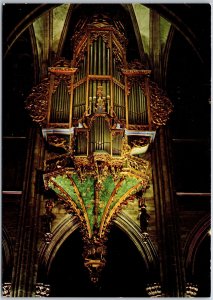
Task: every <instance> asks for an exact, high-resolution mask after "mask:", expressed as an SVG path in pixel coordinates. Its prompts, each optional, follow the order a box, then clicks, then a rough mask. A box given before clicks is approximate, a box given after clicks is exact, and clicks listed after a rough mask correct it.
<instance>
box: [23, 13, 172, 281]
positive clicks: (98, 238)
mask: <svg viewBox="0 0 213 300" xmlns="http://www.w3.org/2000/svg"><path fill="white" fill-rule="evenodd" d="M127 42H128V41H127V39H126V37H125V30H124V26H123V24H121V22H120V21H119V20H117V19H116V20H114V19H112V18H109V17H108V16H105V15H103V14H99V15H94V16H91V17H85V18H84V19H83V18H81V19H80V21H79V23H78V24H77V25H76V28H75V31H74V34H73V36H72V45H73V47H72V52H73V56H72V60H71V61H67V60H65V59H60V60H58V61H57V62H56V63H55V64H54V65H53V66H51V67H49V77H48V78H46V79H44V80H43V81H42V82H41V83H40V84H39V85H38V86H36V87H35V88H33V90H32V92H31V94H30V95H29V96H28V98H27V101H26V109H27V110H28V111H29V113H30V115H31V117H32V119H33V120H34V121H35V122H36V123H38V124H39V125H40V126H41V127H42V133H43V136H44V138H45V139H46V141H47V144H48V146H49V147H48V148H47V149H46V154H45V155H46V160H45V162H44V177H43V178H44V185H45V188H46V189H51V190H53V191H54V192H55V193H56V194H57V195H58V199H59V200H60V201H63V203H65V207H66V209H67V211H68V212H70V211H72V212H74V213H75V214H76V215H77V216H78V217H79V219H80V221H81V230H82V235H83V240H84V246H85V247H84V253H83V256H84V259H85V267H86V268H88V270H89V272H90V277H91V280H92V281H93V282H96V281H97V280H98V276H99V275H98V273H99V272H100V270H102V268H103V266H104V265H105V253H106V245H105V241H106V238H107V237H106V236H107V233H108V230H109V228H108V227H109V225H110V224H111V222H112V219H113V218H114V216H115V215H116V214H117V212H118V211H119V209H121V207H122V205H124V203H127V202H128V200H130V199H134V197H136V199H137V196H136V194H138V193H139V192H143V191H144V190H145V189H146V186H147V183H148V180H149V177H148V174H147V173H148V171H147V170H148V165H149V162H148V161H146V160H144V159H143V154H144V153H145V152H146V151H147V150H148V148H149V144H150V143H151V142H152V141H153V139H154V136H155V131H156V129H157V128H158V127H159V126H161V125H165V124H166V121H167V120H168V117H169V114H170V113H171V111H172V104H171V102H170V100H169V99H168V98H167V96H166V94H165V93H164V92H163V91H162V90H161V89H160V88H159V87H158V86H157V85H156V84H155V83H154V82H152V81H151V80H150V74H151V70H147V69H146V68H144V67H143V65H142V64H141V63H140V62H139V61H132V62H127V59H126V51H127V47H128V43H127Z"/></svg>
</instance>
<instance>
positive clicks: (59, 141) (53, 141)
mask: <svg viewBox="0 0 213 300" xmlns="http://www.w3.org/2000/svg"><path fill="white" fill-rule="evenodd" d="M47 142H48V143H49V144H50V145H51V146H54V147H59V148H63V149H64V150H66V151H67V152H71V151H72V147H71V146H70V145H69V142H68V141H67V140H66V139H65V138H64V137H59V136H57V135H48V136H47Z"/></svg>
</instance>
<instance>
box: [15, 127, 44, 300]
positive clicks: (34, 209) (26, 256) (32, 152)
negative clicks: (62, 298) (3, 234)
mask: <svg viewBox="0 0 213 300" xmlns="http://www.w3.org/2000/svg"><path fill="white" fill-rule="evenodd" d="M28 140H29V142H28V152H27V158H26V166H25V179H24V184H23V197H22V200H21V201H22V203H21V205H20V213H19V223H18V228H17V239H16V241H17V242H16V245H15V255H14V266H13V272H12V286H11V295H12V297H32V296H33V291H34V286H35V281H36V271H37V265H36V263H37V253H38V251H37V240H38V231H39V211H40V197H41V195H39V191H38V187H37V186H36V185H37V170H39V169H41V168H42V164H43V148H44V147H43V138H42V136H41V133H40V129H38V128H33V129H30V134H29V139H28Z"/></svg>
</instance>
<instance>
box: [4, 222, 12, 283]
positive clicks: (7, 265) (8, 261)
mask: <svg viewBox="0 0 213 300" xmlns="http://www.w3.org/2000/svg"><path fill="white" fill-rule="evenodd" d="M13 254H14V253H13V246H12V242H11V238H10V236H9V234H8V232H7V230H6V228H5V227H3V228H2V271H3V272H2V273H3V274H2V275H3V280H8V279H9V278H8V277H9V276H10V275H11V274H10V273H11V270H12V264H13ZM4 277H6V278H4Z"/></svg>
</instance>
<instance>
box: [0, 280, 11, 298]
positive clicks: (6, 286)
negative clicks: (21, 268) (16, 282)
mask: <svg viewBox="0 0 213 300" xmlns="http://www.w3.org/2000/svg"><path fill="white" fill-rule="evenodd" d="M10 293H11V283H10V282H5V283H3V284H2V296H3V297H10Z"/></svg>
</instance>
